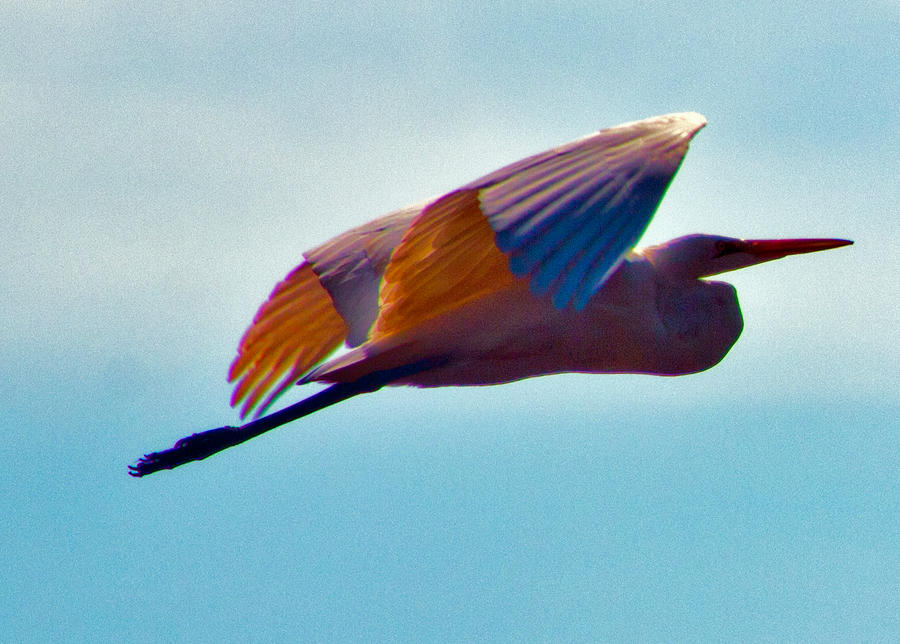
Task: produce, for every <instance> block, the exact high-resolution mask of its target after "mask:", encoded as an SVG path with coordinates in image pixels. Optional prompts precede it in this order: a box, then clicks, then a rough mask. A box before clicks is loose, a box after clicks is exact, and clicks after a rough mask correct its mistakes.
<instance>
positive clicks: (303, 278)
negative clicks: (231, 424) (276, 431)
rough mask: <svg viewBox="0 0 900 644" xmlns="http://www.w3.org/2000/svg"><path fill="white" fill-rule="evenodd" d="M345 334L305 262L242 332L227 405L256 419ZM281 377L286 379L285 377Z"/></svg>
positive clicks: (290, 275)
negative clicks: (251, 413)
mask: <svg viewBox="0 0 900 644" xmlns="http://www.w3.org/2000/svg"><path fill="white" fill-rule="evenodd" d="M346 336H347V325H346V324H345V323H344V320H343V319H342V318H341V316H340V315H339V314H338V312H337V310H336V309H335V307H334V304H333V303H332V301H331V297H329V295H328V292H327V291H326V290H325V288H324V287H323V286H322V285H321V283H320V282H319V278H318V277H316V274H315V273H314V272H313V270H312V267H311V266H310V265H309V264H308V263H305V262H304V263H303V264H301V265H300V266H298V267H297V268H295V269H294V270H293V271H291V273H290V274H288V276H287V277H286V278H285V279H284V280H283V281H282V282H280V283H279V284H278V285H277V286H276V287H275V289H274V290H273V291H272V294H271V295H270V296H269V299H268V300H267V301H266V302H264V303H263V305H262V306H260V308H259V311H258V312H257V313H256V317H254V318H253V324H251V325H250V328H249V329H247V331H246V333H244V337H243V338H241V342H240V345H239V346H238V354H237V357H236V358H235V359H234V362H232V364H231V368H230V369H229V370H228V381H229V382H234V381H235V380H239V381H240V382H238V384H237V386H236V387H235V389H234V393H233V394H232V396H231V405H232V406H235V405H238V404H240V403H241V401H243V406H242V407H241V417H242V418H243V417H244V416H246V415H247V414H248V413H249V412H250V411H251V410H252V409H253V408H254V407H256V405H257V404H259V403H260V400H262V397H263V396H264V395H265V394H266V392H269V390H270V389H271V391H270V392H269V394H268V396H267V397H266V398H265V400H264V401H263V402H262V405H261V406H260V407H259V408H258V409H257V412H256V415H257V416H258V415H259V414H261V413H262V412H264V411H265V410H266V408H267V407H268V406H269V405H270V404H272V402H274V400H275V399H276V398H277V397H278V396H279V395H281V394H282V393H283V392H284V391H285V390H286V389H287V388H288V387H290V386H291V385H292V384H293V383H294V382H296V381H297V379H298V378H299V377H300V376H302V375H303V374H304V373H306V372H307V371H308V370H309V369H310V368H311V367H312V366H313V365H315V364H317V363H318V362H319V361H321V360H322V359H323V358H324V357H325V356H327V355H328V354H329V353H331V352H332V351H334V349H336V348H337V347H338V345H339V344H340V343H341V342H343V340H344V338H346ZM285 373H287V375H286V376H285Z"/></svg>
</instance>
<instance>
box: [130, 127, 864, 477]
mask: <svg viewBox="0 0 900 644" xmlns="http://www.w3.org/2000/svg"><path fill="white" fill-rule="evenodd" d="M705 124H706V119H705V118H704V117H703V116H701V115H700V114H697V113H694V112H686V113H677V114H667V115H663V116H656V117H653V118H648V119H645V120H641V121H634V122H631V123H625V124H623V125H619V126H616V127H612V128H608V129H605V130H601V131H599V132H597V133H595V134H592V135H589V136H586V137H584V138H581V139H578V140H576V141H573V142H571V143H568V144H566V145H562V146H560V147H557V148H554V149H551V150H548V151H546V152H543V153H540V154H537V155H534V156H531V157H528V158H526V159H523V160H521V161H518V162H516V163H513V164H511V165H508V166H506V167H504V168H501V169H500V170H497V171H495V172H491V173H490V174H488V175H485V176H484V177H481V178H480V179H477V180H475V181H473V182H471V183H469V184H466V185H464V186H462V187H460V188H458V189H456V190H453V191H452V192H449V193H447V194H445V195H443V196H441V197H439V198H437V199H432V200H429V201H427V202H423V203H421V204H418V205H415V206H411V207H408V208H404V209H402V210H398V211H396V212H394V213H391V214H388V215H386V216H384V217H381V218H379V219H376V220H374V221H372V222H370V223H368V224H365V225H363V226H360V227H358V228H355V229H353V230H350V231H348V232H346V233H344V234H342V235H340V236H338V237H336V238H334V239H332V240H330V241H328V242H326V243H324V244H322V245H321V246H319V247H317V248H314V249H313V250H311V251H308V252H307V253H305V254H304V256H305V261H304V262H303V263H302V264H300V265H299V266H298V267H297V268H295V269H294V270H293V271H291V272H290V273H289V274H288V275H287V277H286V278H285V279H284V280H283V281H282V282H280V283H279V284H278V285H277V286H276V287H275V289H274V290H273V291H272V293H271V295H270V296H269V298H268V300H267V301H266V302H264V303H263V304H262V306H261V307H260V308H259V311H258V312H257V314H256V317H255V318H254V320H253V323H252V324H251V325H250V327H249V329H248V330H247V331H246V333H245V334H244V336H243V338H242V339H241V341H240V345H239V347H238V353H237V357H236V358H235V359H234V362H233V363H232V365H231V368H230V370H229V374H228V377H229V380H230V381H231V382H234V383H235V388H234V393H233V396H232V400H231V403H232V405H233V406H236V405H241V417H242V418H245V417H247V416H248V415H249V414H251V413H254V412H255V414H256V416H257V418H256V420H253V421H251V422H248V423H246V424H244V425H242V426H239V427H231V426H226V427H219V428H216V429H211V430H208V431H205V432H200V433H197V434H192V435H191V436H188V437H186V438H183V439H181V440H179V441H178V442H176V443H175V445H174V446H173V447H172V448H170V449H168V450H164V451H162V452H152V453H150V454H146V455H145V456H144V457H143V458H141V459H140V460H139V461H138V462H137V463H136V464H135V465H132V466H129V473H130V474H131V475H132V476H144V475H146V474H150V473H153V472H156V471H158V470H162V469H172V468H174V467H177V466H179V465H182V464H184V463H187V462H189V461H193V460H201V459H203V458H206V457H208V456H210V455H211V454H214V453H216V452H219V451H221V450H223V449H226V448H228V447H231V446H233V445H236V444H238V443H241V442H244V441H246V440H248V439H250V438H253V437H254V436H258V435H259V434H261V433H263V432H265V431H268V430H270V429H272V428H274V427H277V426H279V425H282V424H284V423H286V422H289V421H291V420H294V419H296V418H300V417H302V416H306V415H308V414H310V413H313V412H315V411H318V410H320V409H323V408H324V407H327V406H329V405H333V404H335V403H337V402H340V401H342V400H346V399H347V398H350V397H352V396H356V395H358V394H361V393H367V392H372V391H376V390H378V389H380V388H381V387H383V386H386V385H413V386H417V387H441V386H449V385H493V384H501V383H507V382H512V381H515V380H520V379H523V378H530V377H534V376H541V375H546V374H553V373H561V372H583V373H646V374H660V375H680V374H689V373H695V372H698V371H702V370H704V369H708V368H710V367H712V366H713V365H715V364H717V363H718V362H719V361H720V360H721V359H722V358H723V357H724V356H725V354H726V353H728V351H729V349H730V348H731V346H732V345H733V344H734V342H735V341H736V340H737V338H738V336H739V335H740V333H741V330H742V328H743V320H742V317H741V310H740V307H739V305H738V300H737V296H736V293H735V289H734V287H733V286H731V285H730V284H726V283H723V282H717V281H710V280H707V279H705V278H708V277H711V276H713V275H717V274H719V273H723V272H726V271H731V270H735V269H738V268H744V267H746V266H752V265H753V264H759V263H761V262H767V261H769V260H773V259H778V258H780V257H785V256H787V255H794V254H798V253H809V252H813V251H818V250H825V249H829V248H837V247H839V246H845V245H847V244H851V243H852V242H851V241H848V240H842V239H776V240H745V239H736V238H731V237H722V236H718V235H688V236H686V237H680V238H678V239H674V240H672V241H670V242H668V243H665V244H661V245H658V246H650V247H646V248H642V249H639V250H635V244H636V243H637V242H638V240H639V238H640V237H641V235H642V234H643V232H644V230H645V229H646V227H647V225H648V224H649V222H650V219H651V218H652V216H653V213H654V212H655V211H656V208H657V206H658V205H659V202H660V201H661V199H662V197H663V195H664V193H665V191H666V189H667V188H668V186H669V183H670V182H671V180H672V178H673V177H674V176H675V173H676V171H677V170H678V168H679V166H680V165H681V162H682V159H683V158H684V155H685V154H686V152H687V149H688V144H689V142H690V141H691V139H692V137H693V136H694V135H695V134H696V133H697V132H698V131H699V130H700V129H701V128H703V126H704V125H705ZM342 344H346V346H347V347H348V348H349V350H348V351H346V352H345V353H343V354H342V355H339V356H338V357H335V358H333V359H332V360H330V361H324V360H325V359H326V358H327V357H328V356H329V355H330V354H331V353H333V352H334V351H335V350H336V349H337V348H338V347H339V346H341V345H342ZM323 361H324V362H323ZM309 382H318V383H325V384H328V385H330V386H329V387H327V388H326V389H323V390H321V391H319V392H317V393H315V394H313V395H312V396H310V397H309V398H306V399H305V400H301V401H300V402H298V403H295V404H293V405H291V406H289V407H286V408H285V409H282V410H280V411H278V412H275V413H273V414H270V415H268V416H263V417H261V418H260V417H259V416H260V415H261V414H262V413H263V412H264V411H265V410H267V409H268V408H269V406H270V405H272V403H273V402H274V401H275V400H276V399H277V398H278V396H279V395H280V394H282V393H284V392H285V391H286V390H287V389H288V388H290V387H291V386H293V385H294V384H295V383H298V384H304V383H309Z"/></svg>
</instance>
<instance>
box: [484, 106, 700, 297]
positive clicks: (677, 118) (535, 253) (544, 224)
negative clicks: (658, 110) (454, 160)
mask: <svg viewBox="0 0 900 644" xmlns="http://www.w3.org/2000/svg"><path fill="white" fill-rule="evenodd" d="M705 123H706V121H705V119H704V118H703V117H702V116H700V115H699V114H696V113H683V114H669V115H665V116H659V117H654V118H651V119H646V120H644V121H636V122H634V123H626V124H625V125H621V126H618V127H615V128H610V129H607V130H601V131H600V132H598V133H596V134H594V135H592V136H589V137H586V138H584V139H580V140H578V141H575V142H573V143H570V144H568V145H565V146H562V147H560V148H556V149H555V150H550V151H548V152H545V153H542V154H540V155H536V156H534V157H531V158H529V159H524V160H522V161H519V162H517V163H515V164H513V165H511V166H507V167H506V168H503V169H501V170H498V171H496V172H493V173H491V174H490V175H487V176H486V177H483V178H482V179H480V180H478V181H476V182H473V183H472V184H469V186H467V187H471V188H478V189H479V200H480V205H481V209H482V212H484V214H485V215H486V216H487V218H488V222H489V223H490V225H491V228H492V229H493V230H494V232H495V243H496V244H497V247H498V248H499V249H500V250H501V251H503V252H505V253H507V254H508V255H509V265H510V270H512V272H513V273H514V274H516V275H527V276H529V278H530V280H531V284H530V286H531V288H532V290H533V291H534V292H535V293H538V294H543V293H545V292H549V293H550V295H551V296H552V301H553V304H554V306H556V307H557V308H565V307H566V306H569V305H570V304H571V305H573V306H574V307H575V308H576V309H581V308H583V307H584V306H585V305H586V304H587V301H588V300H589V299H590V297H591V295H593V294H594V293H595V292H596V291H597V290H599V289H600V288H601V287H602V286H603V282H604V281H605V280H606V278H607V277H608V276H609V274H610V273H611V272H612V270H613V269H614V268H615V267H616V265H618V263H619V261H620V260H621V259H622V257H624V256H625V254H626V253H627V252H628V251H630V250H631V249H632V248H633V247H634V245H635V244H636V243H637V241H638V239H640V236H641V235H642V234H643V232H644V230H645V229H646V227H647V225H648V224H649V223H650V219H651V218H652V217H653V213H654V212H655V210H656V208H657V206H658V205H659V202H660V200H661V199H662V197H663V194H664V193H665V191H666V188H667V187H668V185H669V182H670V181H671V180H672V178H673V177H674V175H675V172H676V171H677V170H678V167H679V165H680V163H681V160H682V159H683V157H684V154H685V153H686V152H687V146H688V142H689V141H690V139H691V137H692V136H693V135H694V134H695V133H696V132H697V131H698V130H699V129H700V128H702V127H703V125H704V124H705Z"/></svg>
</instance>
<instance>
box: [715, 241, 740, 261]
mask: <svg viewBox="0 0 900 644" xmlns="http://www.w3.org/2000/svg"><path fill="white" fill-rule="evenodd" d="M738 250H740V249H739V247H738V246H737V244H734V243H732V242H729V241H725V240H724V239H719V240H716V254H715V255H713V258H716V257H722V256H723V255H727V254H728V253H734V252H737V251H738Z"/></svg>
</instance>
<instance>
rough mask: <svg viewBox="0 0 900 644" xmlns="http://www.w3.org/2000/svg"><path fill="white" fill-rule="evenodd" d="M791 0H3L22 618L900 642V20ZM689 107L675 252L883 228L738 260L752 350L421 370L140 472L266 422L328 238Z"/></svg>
mask: <svg viewBox="0 0 900 644" xmlns="http://www.w3.org/2000/svg"><path fill="white" fill-rule="evenodd" d="M788 4H790V3H783V2H757V3H732V2H702V3H699V2H698V3H692V2H688V3H685V2H678V3H674V2H673V3H666V2H656V1H655V2H634V1H631V2H606V3H593V2H584V3H546V2H542V3H522V4H518V3H495V4H494V5H492V6H491V7H490V8H487V7H486V6H485V5H483V4H482V3H471V4H469V3H465V4H463V3H460V4H453V5H449V6H448V4H447V3H428V2H407V3H397V2H390V3H369V4H366V5H365V7H364V8H360V7H359V6H357V5H356V3H348V4H341V3H337V4H335V3H333V2H328V3H324V2H323V3H298V4H287V3H285V4H281V3H276V4H271V5H266V6H264V7H263V6H259V5H250V4H248V5H246V6H244V5H231V4H227V3H202V2H200V3H191V4H190V6H189V7H184V6H181V4H180V3H174V2H163V3H152V4H149V3H148V4H146V5H141V6H140V7H129V6H126V5H125V4H123V3H112V2H95V3H91V2H68V3H51V2H32V3H3V4H2V5H0V24H3V25H4V28H3V31H4V32H5V33H4V37H3V38H2V39H0V141H2V142H3V144H2V146H0V240H2V241H3V244H4V252H3V253H2V254H0V302H2V308H0V310H2V316H0V365H2V369H3V371H5V374H4V376H5V377H4V378H2V384H0V410H2V412H3V413H2V418H3V427H4V430H5V441H4V442H3V447H2V448H0V501H2V507H3V512H4V515H5V516H4V520H3V521H2V523H0V525H2V527H0V564H2V566H0V570H2V571H3V572H2V575H3V586H4V593H2V596H0V632H2V633H4V637H8V638H9V639H10V640H11V641H87V640H91V641H117V640H120V639H122V638H123V637H126V636H131V637H135V636H139V637H141V638H143V639H150V640H155V639H161V640H172V641H192V642H196V641H222V640H225V641H242V642H243V641H271V640H273V639H275V638H277V637H285V638H289V639H293V640H297V639H318V640H343V641H346V640H354V639H356V640H373V639H374V640H408V641H410V640H412V641H428V640H438V641H447V640H451V641H462V640H472V639H478V640H510V639H515V640H526V641H527V640H541V639H545V640H546V639H561V640H576V641H577V640H580V641H587V640H669V641H673V640H680V641H685V640H688V641H689V640H710V639H715V640H731V639H733V640H737V641H747V640H782V641H783V640H803V639H807V640H818V641H828V640H831V641H841V640H843V641H847V640H863V639H867V640H872V641H878V640H881V641H895V640H897V639H900V619H898V615H900V582H898V580H900V546H898V544H900V518H898V517H900V467H898V464H900V450H898V440H897V433H898V430H900V423H898V420H897V419H898V417H900V416H898V414H900V395H898V391H900V377H898V369H897V364H898V363H900V349H898V346H900V343H898V337H897V328H898V325H900V307H898V304H897V302H898V295H900V292H898V291H900V288H898V282H897V280H896V275H897V274H898V273H900V261H898V255H897V253H896V248H895V246H896V240H897V236H898V233H900V226H898V223H897V222H898V218H897V214H898V213H897V208H898V206H897V204H898V203H900V187H898V186H900V182H898V180H897V177H898V176H900V161H898V159H900V154H898V151H900V139H898V131H900V110H898V109H897V106H898V105H900V83H898V77H897V69H898V68H900V40H898V33H900V29H898V28H900V10H898V7H897V4H896V3H895V2H892V1H891V0H880V1H878V0H876V1H872V2H865V3H864V2H858V3H846V2H817V3H808V4H805V5H803V4H801V5H798V6H787V5H788ZM684 110H696V111H699V112H702V113H703V114H705V115H706V116H707V118H708V119H709V126H708V127H707V128H706V129H705V130H704V131H703V132H701V133H700V134H699V135H698V136H697V138H696V139H695V140H694V143H693V144H692V147H691V151H690V152H689V153H688V156H687V159H686V161H685V163H684V165H683V167H682V169H681V170H680V172H679V175H678V177H677V179H676V181H675V183H674V184H673V186H672V188H671V189H670V190H669V192H668V194H667V196H666V199H665V201H664V203H663V205H662V207H661V208H660V209H659V211H658V213H657V217H656V219H655V220H654V222H653V223H652V224H651V227H650V228H649V230H648V231H647V234H646V236H645V238H644V241H645V242H647V243H656V242H660V241H664V240H666V239H668V238H671V237H675V236H679V235H682V234H686V233H691V232H709V233H718V234H725V235H731V236H737V237H778V236H791V237H801V236H835V237H846V238H850V239H854V240H855V241H856V244H855V245H854V246H852V247H849V248H844V249H839V250H835V251H831V252H828V253H822V254H815V255H807V256H802V257H795V258H790V259H785V260H783V261H779V262H773V263H770V264H766V265H763V266H759V267H755V268H752V269H747V270H745V271H741V272H738V273H734V274H731V275H729V277H728V279H729V281H731V282H733V283H734V284H736V285H737V287H738V291H739V294H740V297H741V302H742V308H743V312H744V317H745V330H744V334H743V337H742V338H741V339H740V340H739V342H738V344H737V345H736V346H735V348H734V349H733V350H732V351H731V353H730V354H729V355H728V356H727V357H726V359H725V360H724V361H723V362H722V363H721V364H720V365H718V366H717V367H715V368H714V369H713V370H711V371H708V372H705V373H702V374H698V375H695V376H690V377H683V378H656V377H649V376H575V375H572V376H555V377H550V378H540V379H535V380H531V381H526V382H522V383H517V384H513V385H508V386H504V387H491V388H481V389H457V390H435V391H413V390H386V391H382V392H379V393H377V394H374V395H371V396H364V397H360V398H357V399H354V400H351V401H348V402H347V403H345V404H343V405H341V406H338V407H335V408H332V409H329V410H326V411H323V412H321V413H320V414H318V415H316V416H315V417H312V418H309V419H306V420H304V421H301V422H298V423H296V424H294V425H289V426H286V427H284V428H282V429H280V430H278V431H277V432H273V433H272V434H270V435H267V436H265V437H262V438H259V439H256V440H254V441H252V442H250V443H248V444H246V445H243V446H240V447H238V448H235V449H232V450H229V451H227V452H224V453H223V454H221V455H218V456H217V457H214V458H211V459H209V460H208V461H205V462H203V463H195V464H192V465H190V466H186V467H184V468H181V469H179V470H176V471H173V472H165V473H162V474H157V475H154V476H152V477H149V478H147V479H143V480H133V479H130V478H129V477H128V476H126V474H125V466H126V464H127V463H129V462H132V461H133V460H134V459H135V458H136V457H137V456H139V455H140V454H141V453H143V452H145V451H148V450H152V449H160V448H163V447H165V446H167V445H169V444H171V442H172V441H173V440H174V439H176V438H178V437H180V436H182V435H185V434H187V433H190V432H193V431H197V430H201V429H206V428H208V427H213V426H218V425H222V424H226V423H229V422H235V421H236V414H235V413H234V412H232V411H231V410H230V409H229V408H228V396H229V393H230V392H229V387H228V385H227V383H225V372H226V369H227V366H228V364H229V362H230V360H231V358H232V356H233V351H234V348H235V346H236V344H237V341H238V339H239V337H240V335H241V333H242V332H243V330H244V328H245V327H246V325H247V324H248V323H249V321H250V320H251V318H252V316H253V314H254V312H255V310H256V307H257V306H258V305H259V303H260V302H261V301H262V299H263V298H264V297H265V296H266V295H267V294H268V292H269V290H270V289H271V288H272V286H273V285H274V284H275V282H277V281H278V280H279V279H280V278H281V277H282V276H283V275H284V274H285V273H287V271H288V270H289V269H290V268H292V267H293V266H294V265H295V264H297V263H298V262H299V261H300V259H301V256H300V253H301V252H302V251H303V250H306V249H308V248H310V247H312V246H315V245H316V244H318V243H320V242H322V241H324V240H325V239H327V238H328V237H330V236H332V235H334V234H337V233H339V232H341V231H343V230H345V229H347V228H349V227H351V226H353V225H356V224H359V223H362V222H364V221H367V220H368V219H371V218H373V217H375V216H378V215H380V214H383V213H385V212H388V211H390V210H392V209H394V208H397V207H400V206H403V205H406V204H408V203H412V202H416V201H419V200H421V199H423V198H426V197H428V196H432V195H437V194H440V193H442V192H444V191H447V190H450V189H452V188H454V187H455V186H457V185H460V184H462V183H465V182H467V181H469V180H471V179H473V178H475V177H477V176H479V175H481V174H483V173H485V172H488V171H490V170H493V169H494V168H496V167H498V166H500V165H503V164H505V163H508V162H511V161H514V160H516V159H518V158H520V157H522V156H525V155H527V154H530V153H534V152H538V151H540V150H543V149H545V148H547V147H549V146H552V145H556V144H559V143H563V142H565V141H568V140H570V139H573V138H575V137H578V136H581V135H584V134H587V133H590V132H592V131H595V130H597V129H599V128H601V127H604V126H608V125H614V124H617V123H619V122H622V121H628V120H634V119H637V118H642V117H646V116H651V115H654V114H659V113H665V112H672V111H684ZM301 393H302V392H300V391H298V392H297V393H296V394H293V395H294V396H295V397H299V396H300V395H301Z"/></svg>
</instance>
